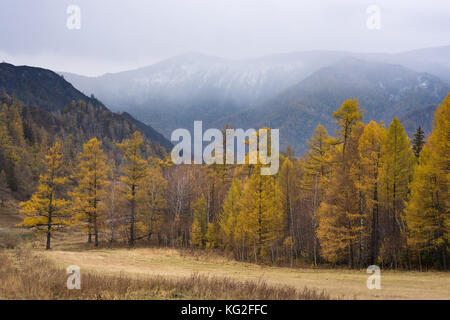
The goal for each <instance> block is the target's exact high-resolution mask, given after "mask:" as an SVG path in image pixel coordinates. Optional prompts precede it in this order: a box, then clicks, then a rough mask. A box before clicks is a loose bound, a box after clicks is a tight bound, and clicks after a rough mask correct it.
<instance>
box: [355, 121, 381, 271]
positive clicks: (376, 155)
mask: <svg viewBox="0 0 450 320" xmlns="http://www.w3.org/2000/svg"><path fill="white" fill-rule="evenodd" d="M385 140H386V130H385V128H384V127H383V125H382V124H381V125H379V124H377V123H376V122H374V121H371V122H369V123H368V124H367V125H366V126H365V127H364V131H363V133H362V135H361V137H360V138H359V145H358V152H359V158H360V167H359V169H360V180H359V181H358V189H359V191H360V193H361V200H362V201H363V202H362V206H363V208H362V209H363V210H365V211H366V216H367V217H368V220H369V221H368V222H369V223H368V224H366V226H365V228H366V232H367V233H370V242H369V246H370V248H369V257H368V258H369V262H370V263H371V264H374V263H375V260H376V258H377V257H378V250H379V245H380V217H379V215H380V212H379V211H380V210H379V203H378V177H379V171H380V167H381V150H382V147H383V144H384V142H385Z"/></svg>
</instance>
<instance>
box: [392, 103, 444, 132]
mask: <svg viewBox="0 0 450 320" xmlns="http://www.w3.org/2000/svg"><path fill="white" fill-rule="evenodd" d="M436 109H437V105H429V106H426V107H420V108H416V109H414V110H411V111H410V112H408V113H406V114H405V115H403V116H401V117H400V118H399V120H400V121H401V123H402V124H403V126H404V127H405V130H406V133H408V135H409V136H411V135H412V134H413V133H414V131H416V129H417V128H418V127H419V126H421V127H422V129H423V130H424V131H425V133H426V134H429V133H431V130H432V129H433V119H434V113H435V112H436Z"/></svg>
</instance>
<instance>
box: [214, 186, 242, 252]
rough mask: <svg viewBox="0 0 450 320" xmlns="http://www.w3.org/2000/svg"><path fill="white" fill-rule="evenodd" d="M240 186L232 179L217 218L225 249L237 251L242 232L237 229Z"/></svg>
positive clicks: (239, 209) (240, 196)
mask: <svg viewBox="0 0 450 320" xmlns="http://www.w3.org/2000/svg"><path fill="white" fill-rule="evenodd" d="M241 201H242V185H241V182H240V181H239V180H238V179H237V178H234V179H233V181H232V183H231V187H230V188H229V190H228V193H227V195H226V197H225V200H224V202H223V206H222V212H221V214H220V218H219V226H220V233H221V236H222V241H223V245H224V246H225V248H229V249H235V250H236V249H237V248H238V246H239V240H240V238H241V237H242V231H243V230H239V228H238V219H239V214H240V212H241V206H242V203H241Z"/></svg>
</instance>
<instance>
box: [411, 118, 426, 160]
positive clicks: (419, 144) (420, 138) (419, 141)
mask: <svg viewBox="0 0 450 320" xmlns="http://www.w3.org/2000/svg"><path fill="white" fill-rule="evenodd" d="M413 136H414V139H413V141H412V149H413V152H414V155H415V156H416V158H417V159H418V158H419V155H420V151H422V148H423V145H424V144H425V132H424V131H423V130H422V127H421V126H419V127H418V128H417V129H416V131H415V132H414V133H413Z"/></svg>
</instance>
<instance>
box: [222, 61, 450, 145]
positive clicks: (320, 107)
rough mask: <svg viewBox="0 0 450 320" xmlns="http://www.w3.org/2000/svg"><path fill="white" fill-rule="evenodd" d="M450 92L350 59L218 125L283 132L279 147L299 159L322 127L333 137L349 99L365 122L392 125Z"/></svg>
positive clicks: (408, 73) (397, 70) (419, 77)
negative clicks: (356, 103)
mask: <svg viewBox="0 0 450 320" xmlns="http://www.w3.org/2000/svg"><path fill="white" fill-rule="evenodd" d="M448 92H450V86H448V85H447V84H446V83H444V82H442V81H441V80H440V79H439V78H437V77H435V76H432V75H430V74H427V73H418V72H415V71H412V70H410V69H407V68H405V67H402V66H400V65H391V64H382V63H374V62H368V61H363V60H359V59H354V58H346V59H343V60H342V61H340V62H338V63H336V64H334V65H332V66H329V67H325V68H322V69H320V70H319V71H317V72H315V73H314V74H312V75H311V76H309V77H308V78H306V79H305V80H303V81H301V82H300V83H298V84H296V85H295V86H292V87H291V88H289V89H287V90H285V91H284V92H282V93H281V94H279V95H277V96H276V97H274V98H272V99H270V100H268V101H267V102H265V103H264V104H263V105H261V106H260V107H257V108H252V109H249V110H247V111H245V112H242V113H239V114H236V115H233V116H231V117H228V118H223V119H220V120H219V121H217V122H216V123H215V125H216V126H219V127H220V126H223V125H225V124H226V123H228V124H230V125H231V126H233V127H244V128H245V127H256V128H258V127H262V126H269V127H271V128H279V129H280V135H281V137H280V139H281V141H280V142H281V145H282V146H283V147H285V146H286V145H287V144H291V145H292V146H293V147H294V149H295V150H296V151H297V152H299V153H301V152H302V151H303V150H304V149H305V141H306V139H308V138H309V137H310V136H311V134H312V131H313V130H314V129H315V127H316V126H317V124H318V123H322V124H323V125H324V126H325V127H326V128H327V129H328V130H329V131H330V133H333V129H334V127H335V126H334V120H333V119H332V111H333V110H335V109H336V108H338V107H339V106H340V105H341V104H342V102H343V101H344V100H345V99H347V98H358V99H359V102H360V106H361V108H362V109H363V110H364V119H365V120H366V121H369V120H376V121H380V120H382V121H384V122H385V123H387V124H389V123H390V121H391V120H392V119H393V117H394V116H397V117H399V118H401V117H402V116H403V115H405V114H407V113H408V112H410V111H412V110H414V109H416V108H419V107H423V106H427V105H430V104H438V103H440V102H442V100H443V98H444V97H445V96H446V95H447V93H448Z"/></svg>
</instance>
